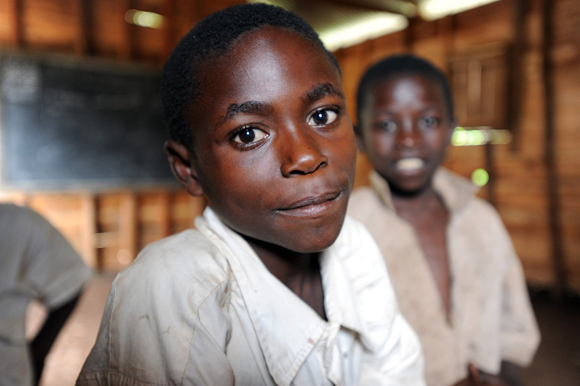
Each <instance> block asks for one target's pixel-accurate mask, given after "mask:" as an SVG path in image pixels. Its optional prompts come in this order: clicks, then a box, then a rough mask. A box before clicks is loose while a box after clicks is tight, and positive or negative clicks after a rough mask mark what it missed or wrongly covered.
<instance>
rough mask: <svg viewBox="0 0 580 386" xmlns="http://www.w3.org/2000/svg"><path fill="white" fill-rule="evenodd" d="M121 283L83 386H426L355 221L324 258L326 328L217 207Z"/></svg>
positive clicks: (146, 253) (380, 266)
mask: <svg viewBox="0 0 580 386" xmlns="http://www.w3.org/2000/svg"><path fill="white" fill-rule="evenodd" d="M195 225H196V228H197V231H193V230H188V231H185V232H182V233H180V234H178V235H175V236H172V237H169V238H167V239H164V240H162V241H159V242H157V243H154V244H152V245H150V246H148V247H147V248H145V249H144V250H143V252H142V253H141V254H140V256H139V258H138V259H137V261H136V262H135V263H134V264H133V265H132V266H131V267H130V268H128V269H127V270H125V271H124V272H122V273H121V274H119V276H118V277H117V278H116V279H115V282H114V283H113V286H112V289H111V293H110V295H109V299H108V302H107V307H106V310H105V315H104V318H103V323H102V326H101V330H100V332H99V336H98V339H97V343H96V344H95V347H94V348H93V351H92V352H91V355H90V356H89V358H88V359H87V363H86V364H85V366H84V368H83V371H82V372H81V375H80V377H79V381H78V384H80V385H104V384H123V385H145V384H147V385H149V384H155V385H169V384H171V385H174V384H175V385H234V384H235V385H331V384H335V385H346V386H351V385H352V386H355V385H424V381H423V358H422V354H421V350H420V346H419V342H418V340H417V337H416V336H415V334H414V333H413V331H412V330H411V329H410V328H409V326H408V324H407V323H406V321H405V320H404V319H403V318H402V316H401V314H400V313H399V311H398V307H397V305H396V301H395V298H394V294H393V290H392V287H391V284H390V281H389V279H388V276H387V273H386V268H385V266H384V262H383V259H382V257H381V255H380V253H379V251H378V248H377V247H376V245H375V242H374V241H373V240H372V238H371V236H370V235H369V234H368V232H367V231H366V229H364V228H363V227H362V225H360V224H359V223H357V222H355V221H354V220H351V219H349V218H347V219H346V221H345V224H344V226H343V229H342V231H341V234H340V236H339V238H338V239H337V241H336V242H335V243H334V244H333V245H332V246H331V247H330V248H329V249H328V250H327V251H325V252H324V253H323V254H322V257H321V274H322V281H323V288H324V294H325V310H326V314H327V319H328V321H324V320H323V319H321V318H320V316H319V315H318V314H316V312H314V310H312V309H311V308H310V307H309V306H308V305H306V303H304V302H303V301H302V300H301V299H300V298H298V297H297V296H296V295H295V294H294V293H292V292H291V291H290V290H289V289H288V288H287V287H286V286H285V285H284V284H282V283H281V282H280V281H279V280H278V279H277V278H275V277H274V276H273V275H272V274H271V273H270V272H269V271H268V270H267V269H266V267H265V266H264V264H263V263H262V261H261V260H260V259H259V258H258V256H257V255H256V254H255V253H254V251H253V250H252V249H251V247H250V246H249V244H247V242H246V241H245V240H244V239H243V238H242V237H240V236H239V235H238V234H236V233H235V232H233V231H232V230H231V229H229V228H227V227H226V226H225V225H224V224H223V223H222V222H221V221H220V220H219V218H218V217H217V216H216V215H215V213H214V212H213V211H212V210H211V209H209V208H208V209H206V211H205V212H204V216H203V217H199V218H197V219H196V223H195Z"/></svg>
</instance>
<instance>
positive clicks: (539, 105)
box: [0, 0, 580, 286]
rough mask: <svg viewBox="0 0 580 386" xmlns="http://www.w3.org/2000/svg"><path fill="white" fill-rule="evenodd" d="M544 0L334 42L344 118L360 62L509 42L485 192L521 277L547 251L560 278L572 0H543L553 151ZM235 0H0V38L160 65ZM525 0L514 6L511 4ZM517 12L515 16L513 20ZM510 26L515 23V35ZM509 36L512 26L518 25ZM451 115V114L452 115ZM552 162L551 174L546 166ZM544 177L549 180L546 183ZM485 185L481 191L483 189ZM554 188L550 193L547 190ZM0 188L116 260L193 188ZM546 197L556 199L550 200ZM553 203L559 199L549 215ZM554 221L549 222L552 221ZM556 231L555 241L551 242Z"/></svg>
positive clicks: (536, 269)
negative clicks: (503, 98) (148, 22)
mask: <svg viewBox="0 0 580 386" xmlns="http://www.w3.org/2000/svg"><path fill="white" fill-rule="evenodd" d="M544 1H548V0H529V1H523V2H522V1H517V0H501V1H499V2H496V3H492V4H490V5H487V6H484V7H482V8H478V9H475V10H472V11H468V12H464V13H462V14H458V15H455V16H449V17H446V18H444V19H440V20H437V21H433V22H426V21H415V22H412V23H411V26H410V27H409V28H408V29H407V30H405V31H402V32H398V33H395V34H391V35H388V36H385V37H381V38H378V39H374V40H371V41H367V42H365V43H362V44H359V45H357V46H354V47H350V48H347V49H343V50H340V51H338V52H336V53H335V54H336V56H337V58H338V60H339V62H340V64H341V67H342V69H343V73H344V85H345V91H346V93H347V96H348V99H349V109H350V113H351V115H352V117H353V120H354V109H355V103H354V93H355V90H356V85H357V82H358V80H359V77H360V75H361V74H362V72H363V71H364V70H365V68H366V67H367V66H368V65H370V64H371V63H373V62H375V61H376V60H378V59H379V58H381V57H383V56H385V55H389V54H395V53H400V52H413V53H415V54H418V55H421V56H424V57H426V58H428V59H430V60H431V61H433V62H434V63H435V64H436V65H438V66H440V67H441V68H442V69H444V70H445V71H447V69H448V61H449V58H450V57H451V56H452V55H454V54H455V53H457V52H462V51H464V50H466V49H468V48H469V47H473V46H480V45H484V44H488V43H494V44H495V43H499V44H508V45H510V47H514V45H515V46H517V47H519V51H518V52H519V53H518V57H519V60H520V62H519V65H518V67H517V71H516V74H517V76H519V82H517V83H516V86H517V87H518V88H519V97H518V98H517V101H516V102H515V103H513V105H512V104H510V106H513V108H514V109H517V111H516V114H515V115H514V116H515V117H516V118H517V119H516V120H515V121H514V122H511V124H512V125H511V127H509V128H508V129H511V130H513V133H514V142H513V143H512V144H510V145H496V146H494V147H493V149H491V150H492V151H491V153H492V157H491V160H492V165H491V166H492V167H493V175H492V177H493V181H492V186H493V192H491V193H493V198H494V203H495V205H496V207H497V208H498V210H499V212H500V214H501V216H502V218H503V219H504V221H505V223H506V226H507V227H508V230H509V231H510V233H511V235H512V237H513V240H514V243H515V246H516V249H517V251H518V253H519V255H520V256H521V259H522V261H523V264H524V268H525V271H526V276H527V278H528V279H529V280H530V281H532V282H536V283H543V284H548V285H553V284H556V283H557V281H558V279H561V278H562V274H560V276H557V275H556V269H555V266H554V264H555V263H554V262H555V258H554V254H558V257H559V258H562V259H563V261H564V268H565V270H564V274H565V277H564V278H565V279H566V280H567V281H568V283H569V284H571V285H576V286H578V285H580V199H579V197H580V152H578V151H577V150H576V148H577V147H578V145H579V144H580V131H579V130H578V129H577V126H578V125H577V123H576V122H577V120H578V114H579V113H578V112H579V111H580V63H579V61H580V2H578V1H576V0H554V1H551V4H552V7H553V9H552V12H553V18H552V21H553V30H552V32H553V39H552V42H553V44H552V45H551V46H550V47H548V48H549V49H548V50H547V53H548V54H549V57H550V59H551V63H553V76H552V77H551V78H550V81H551V82H552V83H551V84H552V85H553V94H554V99H553V107H554V108H553V110H552V111H553V113H554V125H553V129H554V134H555V137H554V140H555V142H554V146H553V148H554V157H553V161H554V162H553V163H551V164H550V163H549V162H547V160H549V159H550V156H549V154H547V146H546V136H547V130H546V111H547V110H546V103H545V95H546V94H545V83H544V76H543V64H544V55H545V52H544V41H545V40H544V35H543V25H544V24H543V17H542V15H543V14H544V13H543V11H544V10H543V8H542V7H543V4H544ZM240 2H243V1H241V0H214V1H189V0H175V1H171V0H3V1H1V2H0V45H2V46H3V47H7V48H10V49H18V50H32V51H48V52H59V53H67V54H73V55H80V56H85V57H99V58H107V59H112V60H119V61H124V62H146V63H150V64H155V65H159V66H161V64H162V63H163V62H164V60H165V59H166V57H167V55H168V54H169V52H170V51H171V49H172V47H173V46H174V45H175V43H176V42H177V40H178V39H179V37H180V36H182V35H183V34H184V33H185V32H186V31H188V30H189V29H190V28H191V27H192V26H193V25H194V24H195V22H196V21H198V20H200V19H201V18H203V17H204V16H205V15H207V14H209V13H211V12H213V11H215V10H217V9H220V8H223V7H225V6H229V5H232V4H235V3H240ZM522 3H525V4H527V6H526V7H525V8H526V9H525V10H524V12H522V13H520V12H518V8H517V4H522ZM130 8H135V9H139V10H144V11H154V12H158V13H161V14H162V15H165V16H166V20H167V21H168V22H167V23H165V25H164V27H162V28H161V29H158V30H155V29H150V28H142V27H137V26H134V25H130V24H128V23H126V22H125V16H124V15H125V12H126V10H128V9H130ZM518 15H521V18H520V19H519V20H520V21H519V23H520V24H519V25H521V28H520V29H519V30H518V28H516V26H517V25H518ZM518 31H519V35H518ZM518 36H519V37H518ZM460 123H461V122H460ZM485 151H486V150H485V148H484V147H463V148H453V149H451V151H450V152H449V157H448V160H447V166H449V167H450V168H451V169H453V170H456V171H457V172H459V173H460V174H463V175H465V176H469V175H470V174H471V172H472V171H473V170H474V169H475V168H478V167H487V166H489V158H486V153H485ZM551 168H554V170H555V171H556V173H555V176H556V179H554V178H550V174H549V170H551ZM368 170H369V166H368V163H367V162H366V161H365V160H364V158H363V157H361V158H360V159H359V164H358V177H357V184H358V185H364V184H366V183H367V180H366V175H367V173H368ZM550 187H554V188H555V190H552V191H551V189H550ZM488 190H489V189H488V188H485V189H484V190H483V191H482V196H483V197H487V196H489V194H490V192H489V191H488ZM551 193H552V196H551ZM0 199H1V200H4V201H7V200H15V201H17V202H19V203H22V204H28V205H30V206H31V207H33V208H34V209H36V210H37V211H39V212H40V213H43V214H44V215H45V216H47V217H48V218H49V219H50V220H51V221H52V222H53V223H54V224H55V225H56V226H57V227H59V228H60V229H61V230H62V231H63V233H65V235H66V236H67V237H68V238H69V239H70V240H71V242H72V243H73V245H75V247H76V248H77V249H78V250H79V251H80V252H81V253H82V254H83V256H84V257H85V258H86V259H87V261H89V262H90V263H91V264H96V263H97V262H100V264H101V265H103V266H105V267H112V268H119V267H122V266H124V265H125V264H127V262H129V261H130V260H131V259H132V257H133V256H134V255H135V253H136V252H137V251H138V250H139V249H140V248H141V247H142V246H143V245H145V244H146V243H148V242H150V241H152V240H155V239H157V238H160V237H163V236H165V235H167V234H170V233H173V232H175V231H178V230H180V229H183V228H185V227H189V226H191V221H192V219H193V217H194V216H195V215H196V214H198V213H200V211H201V210H202V208H203V205H204V203H203V201H202V200H195V199H192V198H190V197H188V196H187V195H186V194H185V193H183V192H181V191H177V190H176V191H167V190H161V189H159V190H148V191H122V192H101V193H98V194H96V193H94V192H93V193H91V192H67V193H62V192H60V193H59V192H52V193H34V194H26V193H22V192H0ZM554 203H555V204H556V205H555V206H554ZM550 205H552V206H551V207H552V208H556V209H557V216H556V220H557V221H556V222H554V221H553V220H554V216H553V212H554V211H551V210H550ZM554 229H556V232H554ZM554 235H556V238H558V237H559V240H560V241H561V242H560V243H558V245H559V247H560V250H558V249H557V248H554V237H555V236H554Z"/></svg>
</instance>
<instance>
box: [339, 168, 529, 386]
mask: <svg viewBox="0 0 580 386" xmlns="http://www.w3.org/2000/svg"><path fill="white" fill-rule="evenodd" d="M370 181H371V187H364V188H360V189H357V190H355V192H354V193H353V195H352V197H351V200H350V203H349V215H351V216H352V217H354V218H356V219H358V220H359V221H361V222H362V223H363V224H364V225H365V226H366V227H367V228H368V230H369V231H370V233H371V234H372V235H373V237H374V238H375V239H376V241H377V244H378V246H379V248H380V250H381V252H382V254H383V256H384V257H385V261H386V263H387V268H388V271H389V275H390V277H391V281H392V284H393V287H394V290H395V293H396V295H397V300H398V302H399V306H400V309H401V312H402V313H403V315H404V317H405V318H406V319H407V320H408V321H409V324H410V325H411V326H412V327H413V329H414V330H415V332H416V333H417V335H418V336H419V339H420V341H421V344H422V346H423V352H424V355H425V378H426V381H427V384H428V385H429V386H449V385H451V384H454V383H455V382H457V381H459V380H460V379H462V378H465V377H466V376H467V365H468V363H473V364H475V365H476V366H477V367H479V368H480V369H482V370H484V371H486V372H489V373H492V374H497V373H499V371H500V364H501V361H502V360H506V361H510V362H513V363H515V364H518V365H520V366H526V365H528V364H529V363H530V362H531V361H532V358H533V356H534V353H535V352H536V349H537V347H538V344H539V341H540V334H539V330H538V326H537V324H536V320H535V317H534V313H533V311H532V307H531V305H530V300H529V298H528V293H527V290H526V284H525V280H524V275H523V272H522V267H521V263H520V260H519V259H518V256H517V255H516V253H515V250H514V248H513V245H512V242H511V240H510V237H509V235H508V233H507V231H506V229H505V227H504V225H503V223H502V221H501V219H500V217H499V214H498V213H497V211H496V210H495V209H494V208H493V207H492V206H491V205H489V204H488V203H487V202H485V201H483V200H481V199H479V198H477V197H476V195H475V194H476V192H477V189H478V188H477V187H476V186H475V185H473V184H472V183H471V182H470V181H468V180H466V179H465V178H463V177H461V176H459V175H457V174H455V173H452V172H451V171H449V170H447V169H444V168H439V169H438V170H437V172H436V174H435V176H434V178H433V187H434V189H435V191H436V192H437V193H438V194H439V196H440V197H441V199H442V201H443V203H444V205H445V206H446V208H447V209H448V211H449V223H448V226H447V229H446V238H447V253H448V259H449V270H450V275H451V281H452V285H451V315H450V319H451V320H450V321H448V319H447V315H446V311H445V308H444V306H443V302H442V299H441V296H440V294H439V291H438V289H437V285H436V283H435V279H434V278H433V275H432V273H431V270H430V268H429V266H428V263H427V260H426V259H425V255H424V253H423V250H422V248H421V244H420V243H419V239H418V237H417V234H416V232H415V229H414V228H413V226H412V225H411V224H409V223H408V222H407V221H405V220H403V219H402V218H401V217H399V216H398V215H397V213H396V211H395V208H394V206H393V203H392V201H391V193H390V189H389V186H388V184H387V182H386V181H385V180H384V179H383V178H382V177H381V176H380V175H379V174H378V173H377V172H375V171H373V172H372V173H371V176H370Z"/></svg>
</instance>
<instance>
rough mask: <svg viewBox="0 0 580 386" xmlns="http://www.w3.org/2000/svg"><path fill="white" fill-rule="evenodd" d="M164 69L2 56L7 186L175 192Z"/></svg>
mask: <svg viewBox="0 0 580 386" xmlns="http://www.w3.org/2000/svg"><path fill="white" fill-rule="evenodd" d="M159 81H160V69H156V68H155V69H154V68H144V67H140V66H137V65H121V64H113V63H108V62H101V61H98V60H96V59H95V60H88V59H84V60H80V59H74V58H69V57H60V56H59V57H54V56H53V57H50V56H48V57H47V56H45V57H39V56H31V55H22V54H14V53H2V54H1V55H0V92H1V99H0V118H1V119H0V140H1V145H2V146H1V149H0V163H1V164H0V166H1V171H0V183H1V187H2V188H7V189H24V190H70V189H73V190H74V189H83V190H106V189H116V188H131V187H141V186H143V187H145V186H155V185H174V184H175V182H174V178H173V176H172V174H171V171H170V169H169V166H168V163H167V159H166V157H165V155H164V152H163V143H164V142H165V140H166V138H167V135H166V132H165V129H164V125H163V118H162V111H161V102H160V99H159Z"/></svg>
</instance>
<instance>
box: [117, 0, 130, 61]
mask: <svg viewBox="0 0 580 386" xmlns="http://www.w3.org/2000/svg"><path fill="white" fill-rule="evenodd" d="M115 4H116V9H115V14H114V15H113V16H114V17H115V20H116V21H117V23H118V25H119V31H121V33H120V34H119V36H118V37H117V58H119V59H122V60H131V59H132V58H133V56H134V52H133V51H134V49H133V36H132V28H131V27H132V25H131V24H129V23H127V21H126V20H125V13H127V11H128V10H129V9H131V1H130V0H118V1H116V2H115Z"/></svg>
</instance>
